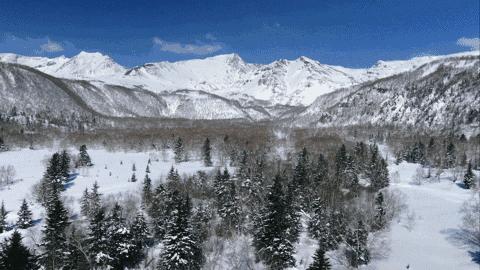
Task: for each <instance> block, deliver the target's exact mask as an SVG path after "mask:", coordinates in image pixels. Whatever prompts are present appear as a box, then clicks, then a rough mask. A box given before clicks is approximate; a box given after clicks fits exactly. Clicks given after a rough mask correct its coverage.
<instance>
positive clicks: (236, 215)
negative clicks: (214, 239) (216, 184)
mask: <svg viewBox="0 0 480 270" xmlns="http://www.w3.org/2000/svg"><path fill="white" fill-rule="evenodd" d="M226 181H228V182H227V183H226V185H227V189H228V190H227V191H226V192H227V194H225V196H222V197H221V200H222V202H221V203H220V204H221V208H219V209H218V213H219V215H220V217H221V218H222V223H223V225H224V227H225V228H226V229H227V230H231V229H236V228H238V225H239V223H240V207H239V206H238V198H237V193H236V188H235V183H234V182H233V181H231V180H226Z"/></svg>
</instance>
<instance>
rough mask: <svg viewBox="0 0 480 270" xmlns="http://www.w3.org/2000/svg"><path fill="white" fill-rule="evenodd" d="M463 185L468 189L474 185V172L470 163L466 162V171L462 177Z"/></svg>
mask: <svg viewBox="0 0 480 270" xmlns="http://www.w3.org/2000/svg"><path fill="white" fill-rule="evenodd" d="M463 185H464V186H465V188H467V189H470V188H472V187H473V186H474V185H475V174H473V171H472V163H471V162H470V161H469V162H468V167H467V172H466V173H465V176H464V177H463Z"/></svg>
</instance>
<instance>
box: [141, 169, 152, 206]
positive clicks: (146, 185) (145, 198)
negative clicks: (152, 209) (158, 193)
mask: <svg viewBox="0 0 480 270" xmlns="http://www.w3.org/2000/svg"><path fill="white" fill-rule="evenodd" d="M151 201H152V180H151V179H150V177H149V176H148V174H146V175H145V178H144V179H143V188H142V202H143V205H145V206H148V205H150V203H151Z"/></svg>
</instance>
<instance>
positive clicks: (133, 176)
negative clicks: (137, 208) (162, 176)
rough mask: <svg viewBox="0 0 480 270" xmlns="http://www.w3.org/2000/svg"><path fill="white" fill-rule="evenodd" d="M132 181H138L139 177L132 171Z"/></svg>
mask: <svg viewBox="0 0 480 270" xmlns="http://www.w3.org/2000/svg"><path fill="white" fill-rule="evenodd" d="M130 182H132V183H135V182H137V177H136V176H135V173H132V177H130Z"/></svg>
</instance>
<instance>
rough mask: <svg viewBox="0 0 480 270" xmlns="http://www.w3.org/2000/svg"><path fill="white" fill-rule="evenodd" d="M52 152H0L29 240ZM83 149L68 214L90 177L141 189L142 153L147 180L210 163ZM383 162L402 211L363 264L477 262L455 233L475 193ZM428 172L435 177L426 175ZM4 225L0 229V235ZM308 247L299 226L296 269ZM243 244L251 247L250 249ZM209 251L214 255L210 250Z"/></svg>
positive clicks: (105, 184)
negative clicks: (23, 209) (10, 170)
mask: <svg viewBox="0 0 480 270" xmlns="http://www.w3.org/2000/svg"><path fill="white" fill-rule="evenodd" d="M382 150H383V152H384V153H386V148H384V147H382ZM53 152H54V150H48V149H41V150H29V149H21V150H15V151H9V152H4V153H0V166H7V165H13V166H14V167H15V170H16V176H15V179H16V180H18V181H16V182H15V183H14V184H12V185H10V186H8V187H5V188H3V189H0V201H2V200H3V201H4V202H5V206H6V208H7V210H8V211H10V213H9V214H8V221H9V223H11V224H13V223H15V221H16V219H17V214H16V213H17V211H18V209H19V207H20V205H21V202H22V200H23V199H24V198H26V199H27V200H28V201H29V203H30V206H31V209H32V211H33V212H34V219H37V220H39V224H37V225H36V226H35V227H34V228H31V229H28V230H29V231H30V233H28V232H25V234H24V235H26V239H25V240H26V241H27V242H30V241H31V239H29V235H34V234H35V232H37V233H38V230H40V229H41V224H42V218H43V216H44V209H43V208H42V207H41V206H40V205H38V204H37V203H35V202H34V199H33V195H32V186H33V185H35V184H36V183H37V182H38V181H39V180H40V178H41V177H42V175H43V173H44V171H45V166H46V162H47V160H48V159H49V158H50V157H51V155H52V154H53ZM70 152H71V154H77V153H78V151H77V150H75V149H71V150H70ZM88 152H89V154H90V156H91V158H92V161H93V163H94V164H95V165H94V166H93V167H91V168H87V169H80V170H79V171H78V173H79V176H78V177H77V178H76V179H75V180H74V181H73V182H72V184H71V185H70V186H69V187H68V189H67V190H66V191H65V193H64V194H65V196H66V197H67V201H68V202H69V207H70V208H71V209H70V210H72V211H73V213H72V214H75V213H78V211H79V199H80V197H81V196H82V192H83V190H84V189H85V188H87V187H88V188H91V186H92V185H93V184H94V182H95V181H97V182H98V184H99V186H100V192H101V193H102V194H104V195H105V196H108V195H112V196H116V195H119V194H120V193H127V192H131V193H132V194H137V195H138V194H140V189H141V184H142V180H143V177H144V176H145V168H146V166H147V162H148V159H149V158H150V159H151V161H152V162H151V164H150V171H151V173H150V177H151V178H152V180H153V181H154V182H157V181H160V179H161V177H162V176H166V175H167V173H168V171H169V170H170V168H171V167H172V165H173V166H174V167H175V168H176V169H178V171H179V173H180V174H193V173H195V172H197V171H198V170H205V171H208V170H212V169H213V167H210V168H206V167H204V166H203V164H202V162H201V161H198V160H195V161H190V162H184V163H180V164H175V163H174V162H173V158H172V153H170V152H165V153H163V154H162V153H160V152H156V153H155V154H152V153H139V152H108V151H106V150H96V149H91V150H89V151H88ZM389 156H391V154H390V155H389ZM121 163H122V164H121ZM133 164H135V166H136V172H135V173H136V177H137V179H138V181H137V182H135V183H132V182H130V181H129V179H130V177H131V176H132V166H133ZM389 164H390V165H389V170H390V174H391V179H392V180H393V181H392V183H391V186H390V187H389V189H391V190H392V191H393V190H395V191H400V192H401V193H403V194H404V198H405V200H406V201H405V203H406V205H407V206H408V208H407V209H404V211H403V213H402V214H401V216H400V217H399V218H398V219H396V220H394V221H393V222H392V226H391V229H390V231H388V232H385V233H383V234H382V235H383V236H386V238H387V241H386V243H387V245H388V246H386V247H385V253H386V254H387V256H386V257H385V258H383V259H379V258H376V257H375V258H373V261H372V262H371V264H369V265H368V266H366V267H364V268H362V269H378V270H390V269H407V266H409V267H410V268H409V269H413V270H417V269H418V270H429V269H434V270H442V269H445V270H470V269H472V270H477V269H479V265H478V264H477V263H475V262H474V261H473V257H472V255H471V254H473V252H475V251H476V252H479V251H478V247H477V250H475V248H474V247H472V246H467V245H465V243H463V242H462V241H461V240H460V239H459V238H458V237H457V236H458V233H459V232H460V230H459V226H460V225H461V213H460V212H459V210H460V208H461V206H462V204H463V202H465V201H467V200H469V199H471V198H472V196H475V194H474V193H473V192H472V191H470V190H465V189H463V188H461V187H460V186H459V185H457V184H456V183H453V182H452V181H451V180H450V179H451V174H450V172H445V173H443V174H442V175H441V176H442V177H441V178H440V180H439V181H432V182H424V183H423V184H422V185H416V184H413V183H412V179H413V178H414V176H415V173H416V170H417V168H418V167H419V165H417V164H409V163H405V162H404V163H400V164H399V165H395V164H394V163H393V159H390V160H389ZM432 178H435V177H434V176H432ZM476 196H478V193H477V194H476ZM9 233H10V232H9ZM9 233H4V234H3V235H2V237H0V238H3V237H5V236H6V235H8V234H9ZM37 237H38V236H37ZM248 242H249V240H248V239H247V238H242V239H238V241H236V243H231V244H232V245H233V246H232V247H231V248H228V249H227V251H228V250H231V251H232V252H231V253H232V254H234V253H236V252H240V251H239V250H243V249H244V250H249V245H248ZM226 245H227V246H228V245H229V244H228V243H227V244H226ZM315 248H316V241H314V240H312V239H311V238H309V237H308V236H307V234H306V233H305V232H303V233H302V234H301V239H300V242H299V243H298V244H297V253H296V255H295V258H296V260H297V267H296V268H295V269H298V270H300V269H302V270H303V269H306V268H307V267H308V265H309V264H310V262H311V260H312V258H311V256H312V255H313V253H314V251H315ZM249 252H253V250H251V251H249ZM227 253H228V252H227ZM240 253H242V252H240ZM244 254H245V253H244ZM227 257H228V256H226V257H225V258H223V260H224V261H223V262H220V261H219V262H218V265H221V266H225V265H226V264H227V262H226V261H225V260H231V259H228V258H227ZM232 258H233V255H232ZM211 259H215V260H218V258H213V257H212V258H211ZM332 259H333V257H332ZM332 263H334V264H337V262H336V261H335V260H332ZM257 266H258V265H257ZM257 266H255V267H257ZM334 269H345V267H344V266H341V265H338V264H337V265H335V267H334Z"/></svg>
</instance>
